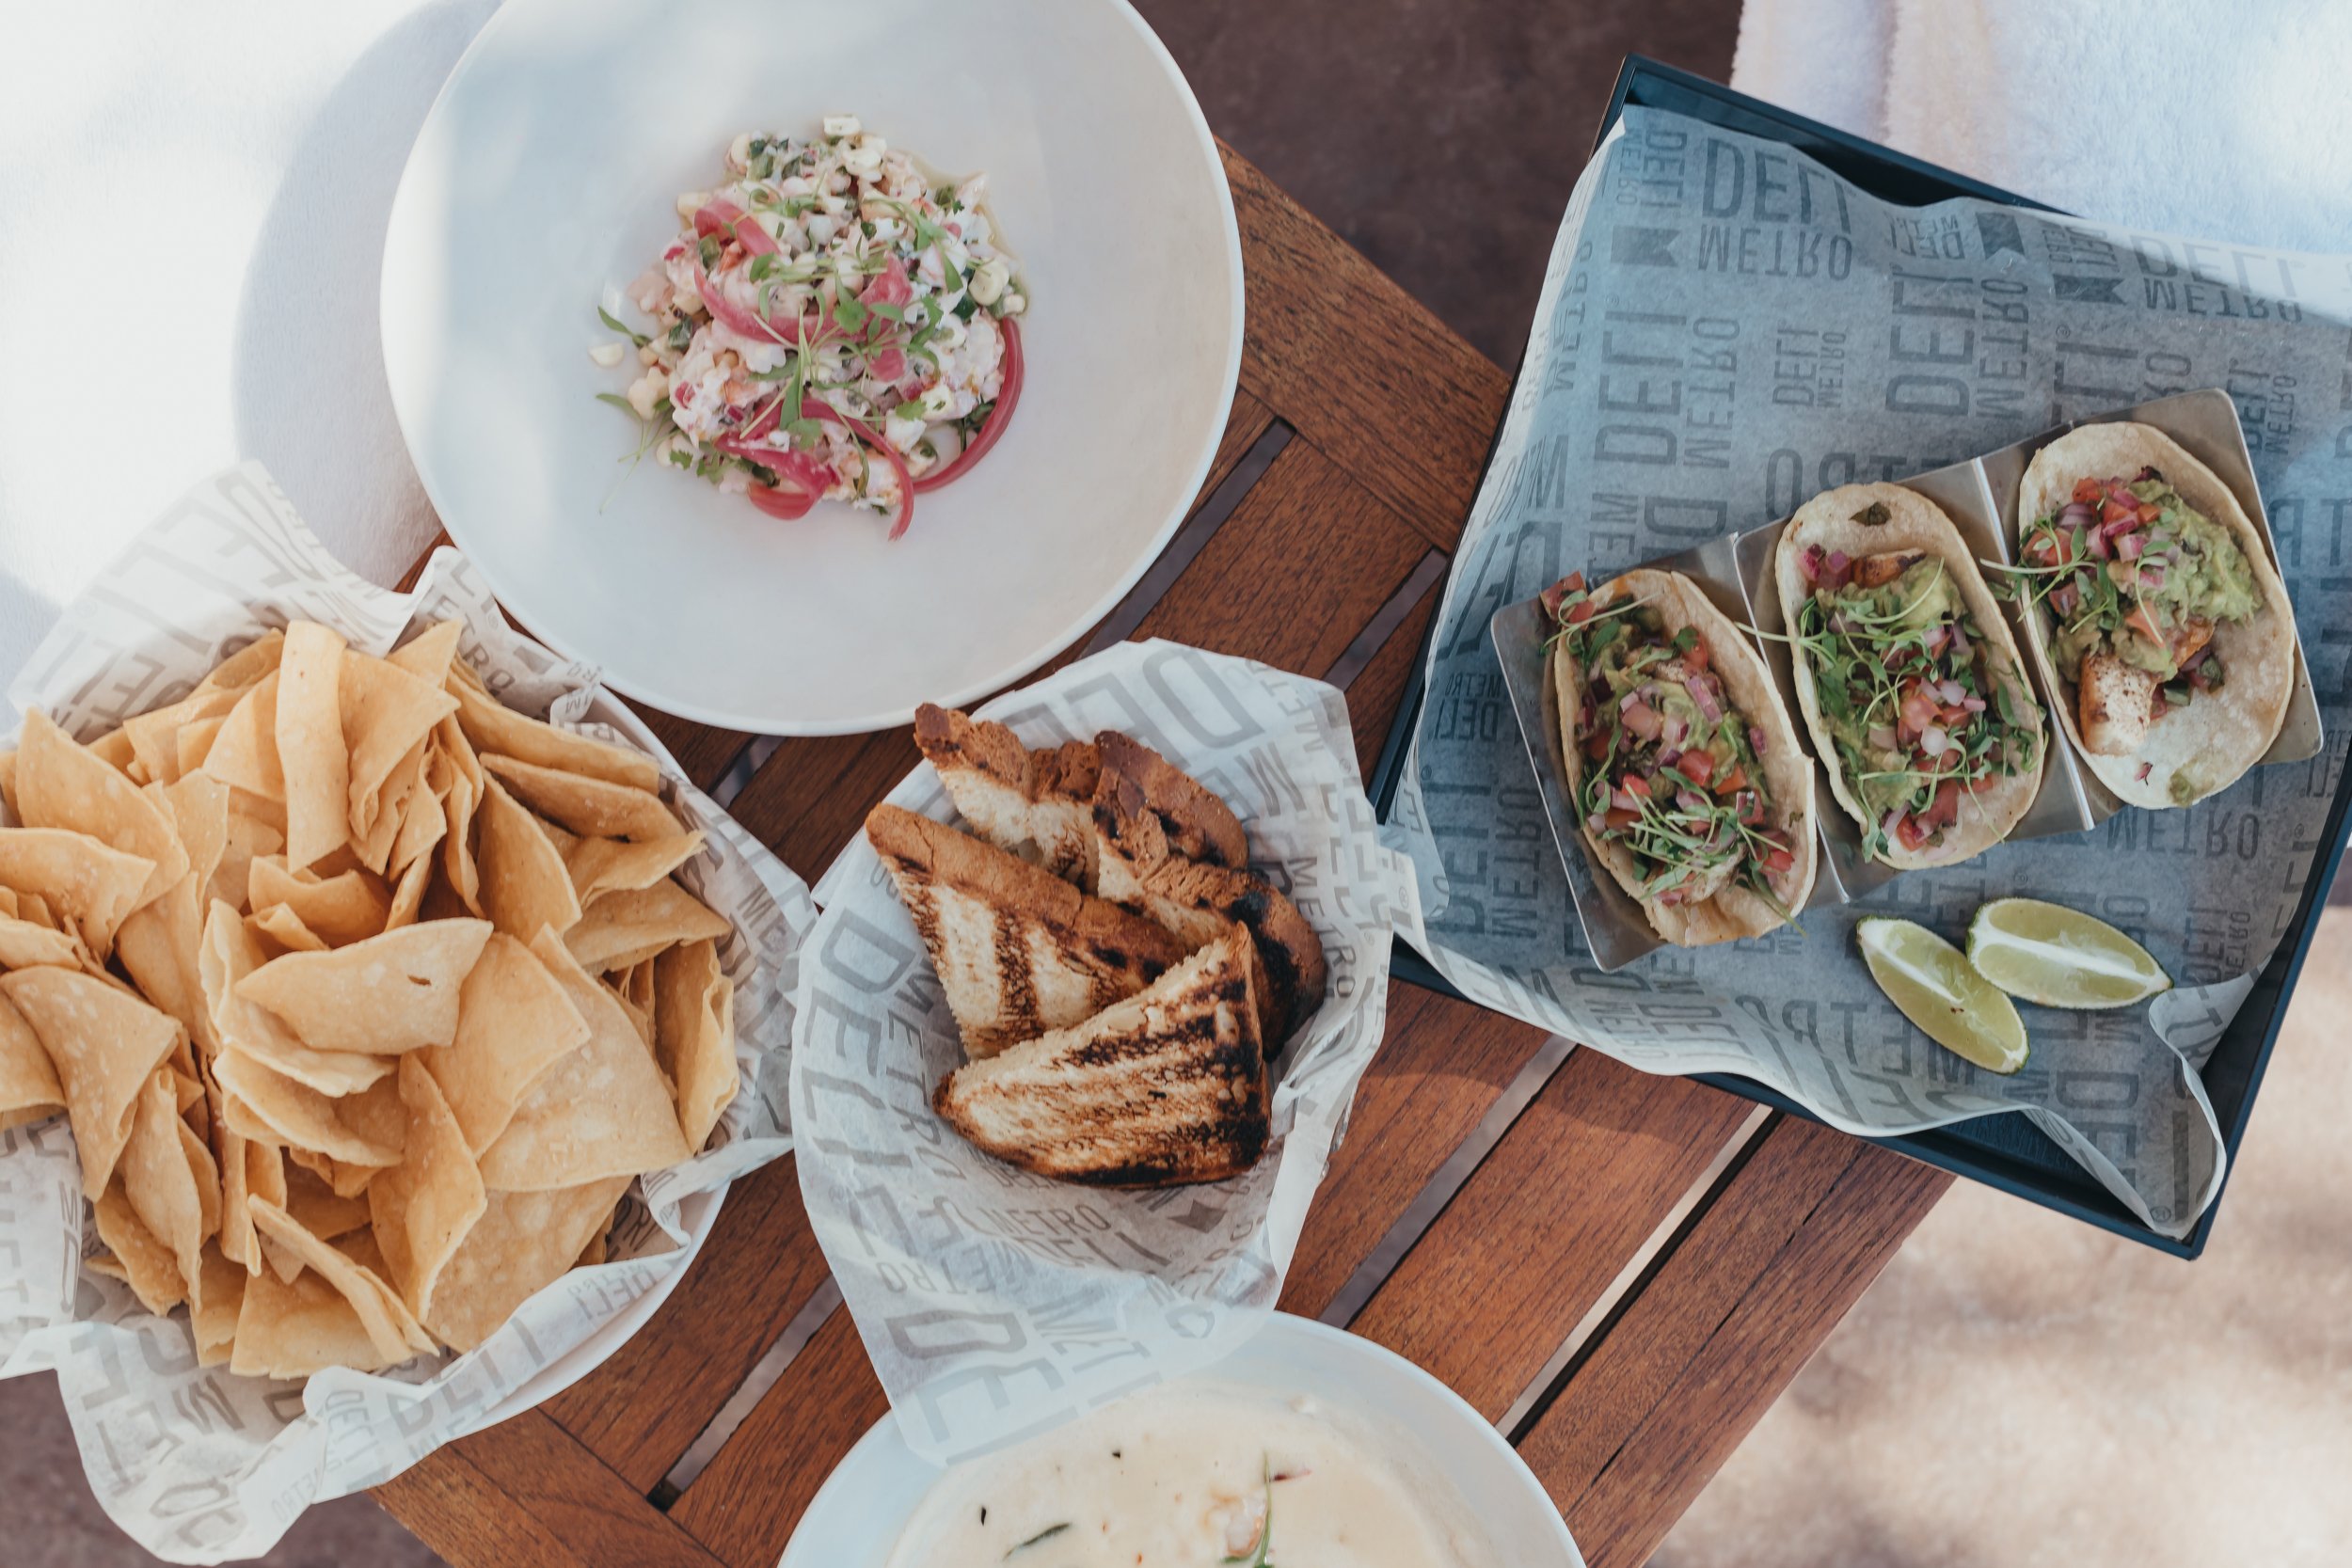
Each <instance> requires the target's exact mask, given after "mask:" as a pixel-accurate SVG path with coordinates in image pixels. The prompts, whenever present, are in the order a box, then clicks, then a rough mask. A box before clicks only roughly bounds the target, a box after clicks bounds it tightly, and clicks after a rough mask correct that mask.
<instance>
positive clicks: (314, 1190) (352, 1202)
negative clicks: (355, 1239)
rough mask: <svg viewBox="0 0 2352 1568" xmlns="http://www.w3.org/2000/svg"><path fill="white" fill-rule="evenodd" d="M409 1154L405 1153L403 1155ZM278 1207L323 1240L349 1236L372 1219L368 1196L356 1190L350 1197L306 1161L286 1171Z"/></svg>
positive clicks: (394, 1167)
mask: <svg viewBox="0 0 2352 1568" xmlns="http://www.w3.org/2000/svg"><path fill="white" fill-rule="evenodd" d="M406 1157H407V1156H406V1155H405V1153H404V1155H403V1158H404V1159H405V1158H406ZM391 1168H392V1169H395V1170H397V1169H398V1168H399V1167H398V1166H393V1167H391ZM278 1207H279V1208H281V1209H283V1210H285V1211H286V1212H288V1213H289V1214H292V1215H293V1216H294V1223H296V1224H297V1225H299V1226H301V1227H302V1228H303V1229H305V1230H308V1231H309V1232H310V1234H311V1235H313V1236H316V1237H317V1238H318V1239H319V1240H320V1241H322V1242H331V1241H333V1240H334V1239H335V1238H336V1237H338V1236H348V1235H350V1234H351V1233H352V1232H353V1231H355V1230H357V1229H358V1228H359V1227H361V1226H363V1225H365V1224H367V1223H368V1200H367V1198H366V1197H365V1196H362V1195H358V1194H354V1195H353V1196H349V1197H346V1196H343V1195H342V1194H341V1193H338V1192H337V1191H336V1190H335V1188H334V1185H333V1183H331V1182H330V1181H329V1180H327V1179H326V1177H323V1176H321V1175H319V1174H318V1172H316V1171H314V1170H311V1169H310V1167H309V1166H307V1165H302V1164H297V1165H295V1166H294V1169H292V1170H290V1171H288V1172H286V1196H285V1199H284V1201H283V1202H281V1203H279V1204H278Z"/></svg>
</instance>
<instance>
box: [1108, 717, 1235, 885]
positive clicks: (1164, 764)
mask: <svg viewBox="0 0 2352 1568" xmlns="http://www.w3.org/2000/svg"><path fill="white" fill-rule="evenodd" d="M1094 747H1095V751H1096V752H1098V753H1099V754H1100V756H1101V758H1102V770H1101V774H1100V776H1099V777H1098V778H1097V780H1096V782H1095V786H1094V803H1095V805H1096V806H1097V807H1101V806H1103V805H1104V804H1105V803H1107V804H1109V805H1110V806H1111V807H1112V809H1113V810H1114V811H1115V812H1116V813H1118V814H1119V815H1120V816H1136V815H1138V814H1144V813H1148V814H1150V815H1151V816H1153V817H1155V818H1157V819H1158V822H1159V825H1160V831H1161V836H1162V838H1163V839H1164V841H1165V842H1166V843H1167V846H1168V849H1169V850H1170V851H1171V852H1172V853H1175V854H1178V855H1182V856H1183V857H1184V859H1186V860H1188V861H1200V862H1202V863H1206V864H1210V865H1229V866H1232V867H1233V868H1234V869H1235V870H1239V869H1240V868H1242V867H1243V866H1246V865H1248V863H1249V839H1248V835H1247V834H1245V833H1244V832H1242V828H1241V819H1240V818H1239V817H1237V816H1234V815H1233V808H1232V807H1231V806H1229V805H1227V804H1226V803H1225V802H1224V801H1223V800H1219V799H1218V798H1217V796H1216V793H1215V792H1214V791H1212V790H1209V789H1206V788H1204V787H1202V785H1201V784H1200V781H1199V780H1198V779H1195V778H1194V777H1193V776H1192V775H1191V774H1189V773H1187V772H1185V771H1184V769H1182V768H1178V767H1177V766H1176V765H1175V764H1174V763H1171V762H1169V761H1168V759H1167V758H1166V757H1164V756H1162V755H1160V753H1159V752H1155V751H1153V750H1152V748H1151V747H1149V746H1146V745H1145V744H1144V743H1143V742H1141V741H1140V740H1136V739H1135V738H1133V737H1132V736H1124V735H1121V734H1120V732H1119V731H1117V730H1104V731H1103V732H1102V733H1101V734H1100V735H1098V736H1095V737H1094ZM1096 828H1097V831H1098V832H1099V831H1100V828H1101V823H1100V821H1099V819H1098V821H1097V822H1096Z"/></svg>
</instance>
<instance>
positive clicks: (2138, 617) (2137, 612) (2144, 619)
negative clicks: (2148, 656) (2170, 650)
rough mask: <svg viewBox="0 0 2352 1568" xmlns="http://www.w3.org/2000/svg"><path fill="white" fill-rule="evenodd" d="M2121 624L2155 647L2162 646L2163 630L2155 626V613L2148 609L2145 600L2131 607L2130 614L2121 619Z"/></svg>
mask: <svg viewBox="0 0 2352 1568" xmlns="http://www.w3.org/2000/svg"><path fill="white" fill-rule="evenodd" d="M2123 624H2124V625H2125V626H2129V627H2131V628H2132V629H2133V630H2134V631H2136V632H2137V633H2139V635H2140V636H2142V637H2144V638H2146V639H2147V640H2148V641H2151V642H2153V643H2154V644H2155V645H2156V646H2157V647H2159V648H2161V647H2163V646H2164V628H2163V627H2162V626H2158V625H2156V615H2155V611H2153V610H2150V609H2149V608H2148V603H2147V601H2146V600H2144V599H2143V600H2141V601H2140V602H2139V603H2138V604H2136V605H2134V606H2132V612H2131V613H2130V614H2129V615H2126V616H2124V617H2123Z"/></svg>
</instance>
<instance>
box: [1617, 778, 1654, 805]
mask: <svg viewBox="0 0 2352 1568" xmlns="http://www.w3.org/2000/svg"><path fill="white" fill-rule="evenodd" d="M1617 786H1618V787H1619V788H1620V789H1623V790H1624V791H1625V792H1626V793H1627V794H1628V795H1630V796H1632V797H1633V798H1634V799H1635V800H1648V799H1649V798H1650V787H1649V781H1648V780H1647V779H1645V778H1644V777H1642V775H1641V774H1639V773H1628V774H1627V775H1626V776H1625V777H1624V778H1622V779H1620V780H1619V781H1617Z"/></svg>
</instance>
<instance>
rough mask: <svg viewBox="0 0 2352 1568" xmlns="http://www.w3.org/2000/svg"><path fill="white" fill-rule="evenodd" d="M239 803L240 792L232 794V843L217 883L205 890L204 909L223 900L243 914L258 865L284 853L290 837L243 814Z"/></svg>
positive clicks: (217, 873)
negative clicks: (259, 861) (267, 856)
mask: <svg viewBox="0 0 2352 1568" xmlns="http://www.w3.org/2000/svg"><path fill="white" fill-rule="evenodd" d="M237 803H238V802H237V796H236V792H235V791H233V790H232V791H230V800H229V837H228V842H227V843H226V844H225V845H224V846H223V847H222V849H221V853H220V864H219V865H218V866H216V867H215V868H214V871H213V879H212V881H211V882H210V883H209V884H208V885H207V886H206V887H205V889H204V906H205V908H207V909H210V908H211V907H212V906H213V904H214V902H215V900H219V901H224V902H226V903H227V904H229V906H230V908H232V909H234V910H237V911H239V912H241V913H242V912H244V911H245V910H246V898H247V895H248V894H249V893H250V891H251V887H250V884H251V881H252V873H253V863H254V861H255V860H257V859H259V858H260V857H262V856H263V855H274V854H277V853H278V851H279V850H281V849H283V848H284V847H286V835H285V834H284V833H283V832H279V831H278V829H277V828H275V827H273V826H272V825H270V824H269V823H268V822H265V821H263V820H262V819H261V818H260V817H258V816H252V815H250V814H249V813H246V812H242V811H239V810H238V809H237Z"/></svg>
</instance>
